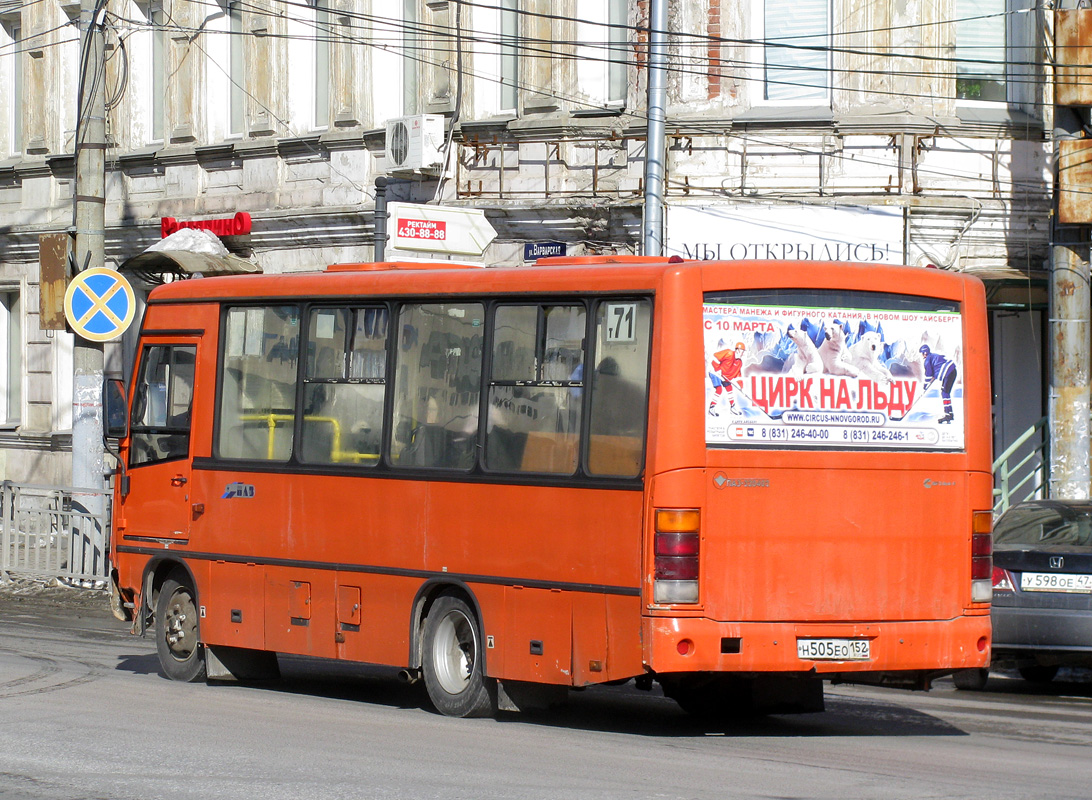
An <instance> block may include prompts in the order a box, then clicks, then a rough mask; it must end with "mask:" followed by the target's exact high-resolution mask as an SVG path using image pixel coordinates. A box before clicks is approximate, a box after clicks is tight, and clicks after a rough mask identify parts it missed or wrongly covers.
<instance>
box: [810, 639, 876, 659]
mask: <svg viewBox="0 0 1092 800" xmlns="http://www.w3.org/2000/svg"><path fill="white" fill-rule="evenodd" d="M796 655H797V656H798V657H800V658H802V659H806V660H808V661H868V659H870V658H871V657H872V652H871V649H870V648H869V641H868V639H797V640H796Z"/></svg>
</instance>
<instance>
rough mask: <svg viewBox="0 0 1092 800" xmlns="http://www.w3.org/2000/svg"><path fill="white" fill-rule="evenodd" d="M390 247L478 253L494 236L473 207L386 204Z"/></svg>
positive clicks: (481, 214) (483, 249)
mask: <svg viewBox="0 0 1092 800" xmlns="http://www.w3.org/2000/svg"><path fill="white" fill-rule="evenodd" d="M387 208H388V210H389V214H390V221H389V223H388V232H389V233H390V246H391V247H393V248H396V249H398V250H419V251H424V252H428V253H451V254H454V255H467V256H480V255H481V254H482V253H483V252H485V248H486V247H487V246H488V245H489V243H490V242H491V241H493V239H494V238H496V236H497V232H496V231H495V230H493V226H492V225H490V224H489V221H488V220H486V218H485V212H484V211H481V210H480V209H476V208H453V207H450V206H422V205H413V204H411V203H390V204H388V206H387Z"/></svg>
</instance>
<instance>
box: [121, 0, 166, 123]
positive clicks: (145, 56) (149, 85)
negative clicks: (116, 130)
mask: <svg viewBox="0 0 1092 800" xmlns="http://www.w3.org/2000/svg"><path fill="white" fill-rule="evenodd" d="M134 5H135V10H134V12H133V13H134V16H135V15H136V14H140V15H141V16H143V18H144V19H143V22H144V24H143V26H142V28H141V29H140V30H139V31H135V32H134V33H133V34H132V35H130V37H129V40H128V42H129V43H128V46H127V47H128V54H129V57H130V59H131V61H132V64H133V66H134V67H135V68H134V69H132V70H131V71H130V78H129V79H130V81H131V82H132V95H133V103H134V107H133V109H132V111H133V115H132V123H133V138H134V141H136V142H137V143H138V144H144V143H153V142H161V141H163V113H164V112H163V109H164V97H165V93H166V80H165V76H166V61H165V59H166V46H167V35H166V29H165V27H164V25H165V24H166V23H165V19H166V17H165V15H164V13H163V8H162V6H160V5H159V4H157V3H151V4H140V3H136V4H134ZM138 65H139V66H138Z"/></svg>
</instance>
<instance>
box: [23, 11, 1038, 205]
mask: <svg viewBox="0 0 1092 800" xmlns="http://www.w3.org/2000/svg"><path fill="white" fill-rule="evenodd" d="M32 2H40V0H32ZM196 2H197V4H198V5H208V6H212V7H215V8H216V9H217V10H218V11H219V12H220V13H222V9H223V6H222V5H220V4H219V3H209V2H205V3H202V2H201V1H200V0H196ZM456 4H457V6H458V7H460V8H461V7H462V6H472V7H489V8H495V6H485V5H484V4H481V3H473V2H468V1H467V0H456ZM100 5H101V3H100ZM240 5H245V6H247V7H249V8H250V9H252V11H251V13H254V14H257V15H263V14H264V15H268V16H282V17H283V15H282V14H277V13H276V12H275V11H273V10H272V9H271V8H264V7H262V6H259V5H256V4H254V3H241V4H240ZM280 5H284V6H289V7H290V6H300V7H307V8H313V6H310V5H306V6H305V4H302V3H294V2H291V0H285V2H282V3H280ZM1021 11H1025V10H1021ZM337 13H338V14H339V16H347V17H348V18H350V19H354V18H355V19H357V20H359V21H364V22H368V23H370V25H371V26H382V27H384V28H387V29H389V30H391V31H392V32H393V33H394V34H397V33H398V32H401V33H402V34H403V36H401V37H400V36H397V35H392V37H391V39H390V43H389V44H388V43H378V44H377V43H376V42H375V41H369V40H366V39H363V38H362V37H357V36H352V35H350V36H345V35H343V34H342V33H340V32H335V31H334V27H335V26H334V25H332V24H329V25H327V29H326V32H325V35H326V36H328V37H329V38H328V39H327V41H331V42H347V43H350V44H364V45H368V46H372V47H381V48H382V49H385V50H387V51H388V52H389V51H390V50H391V49H393V50H395V51H396V52H397V51H398V49H399V48H400V47H404V34H406V33H412V34H414V35H415V36H416V37H431V36H436V35H439V36H443V31H444V30H451V29H450V28H445V27H444V26H436V25H432V24H429V23H421V22H413V23H406V22H404V21H392V20H391V19H389V18H380V17H376V16H372V15H362V14H353V13H348V14H345V13H343V12H341V11H340V10H339V11H338V12H337ZM519 13H523V14H531V13H532V12H529V11H526V10H520V12H519ZM1006 13H1011V12H1006ZM213 16H215V15H213ZM534 16H542V17H547V18H553V19H562V17H560V16H558V15H548V14H534ZM988 16H995V15H988ZM123 19H124V18H121V17H115V20H116V21H118V22H120V21H123ZM124 21H126V22H127V23H133V21H132V20H124ZM952 22H953V21H952V20H948V21H942V22H936V23H929V24H952ZM592 24H596V25H602V26H604V27H619V26H617V25H611V24H610V23H592ZM59 27H63V26H59ZM134 27H135V28H140V27H144V28H147V27H152V26H151V25H148V24H140V23H136V24H135V25H134ZM172 27H173V29H174V30H175V31H177V32H184V31H186V30H189V31H190V32H191V33H193V34H194V35H196V34H197V33H216V32H214V31H210V30H207V29H203V27H201V28H197V29H192V28H189V29H186V28H183V27H182V26H178V25H177V24H175V25H173V26H172ZM620 27H624V28H625V29H626V30H627V31H634V30H644V28H641V27H639V26H620ZM458 30H459V31H461V30H462V27H461V25H460V26H459V27H458ZM877 30H884V29H877ZM437 31H440V33H439V34H437ZM232 35H243V36H248V35H249V36H255V35H258V34H257V33H256V32H253V31H246V32H241V33H238V32H237V33H234V34H232ZM262 35H264V36H270V34H269V33H268V32H266V33H264V34H262ZM672 35H675V36H678V35H679V34H676V33H674V32H672ZM845 35H848V34H845ZM274 36H276V35H274ZM282 36H283V38H297V37H291V36H285V35H282ZM687 36H690V37H692V38H693V37H697V40H698V41H699V42H700V43H701V45H702V46H704V45H705V44H706V43H709V42H714V43H721V44H724V43H727V44H745V45H747V46H754V45H756V44H757V45H762V44H768V43H765V42H762V41H761V40H741V39H728V38H725V37H708V36H699V35H697V34H687ZM305 38H316V37H305ZM467 38H468V39H469V42H470V43H472V44H478V45H483V46H490V47H501V46H505V45H509V46H515V47H516V48H517V50H518V51H519V52H521V53H523V54H524V55H531V56H533V57H547V58H552V59H573V60H577V59H579V60H581V61H588V60H591V61H601V62H603V63H605V64H611V63H613V64H624V65H625V66H627V67H631V66H634V65H635V64H637V60H636V59H629V58H627V59H625V61H620V60H619V59H617V58H615V57H613V55H614V53H616V52H617V50H618V44H617V43H613V42H609V41H603V42H591V43H589V42H586V41H585V42H582V43H581V44H582V45H583V47H584V48H585V50H588V49H594V48H596V47H599V48H601V49H603V50H606V51H609V53H610V55H607V56H603V57H595V56H591V57H589V56H588V55H587V53H574V54H559V53H558V52H557V51H556V50H555V49H554V48H553V47H542V46H531V45H530V44H528V40H527V39H525V38H523V37H503V36H500V35H495V36H494V35H482V34H481V33H480V32H474V33H473V35H471V36H468V37H467ZM460 44H461V43H460ZM623 47H624V48H625V49H626V51H627V52H628V51H631V50H632V49H633V47H634V43H632V42H626V43H625V44H624V45H623ZM1010 49H1012V48H1010ZM412 50H413V52H412V53H405V52H404V53H402V55H403V56H404V57H406V58H408V59H410V60H413V61H417V62H419V63H422V64H427V65H431V66H444V65H443V64H442V63H440V62H437V61H434V60H431V59H430V58H428V57H426V56H425V55H424V54H428V53H432V52H436V53H442V54H444V55H447V54H448V53H449V52H450V48H448V47H439V48H435V49H432V48H428V47H424V46H422V45H421V42H420V41H416V42H414V46H413V48H412ZM832 52H833V51H832ZM846 52H854V53H855V54H862V53H864V54H866V55H871V56H873V57H877V58H905V57H906V54H904V53H890V52H886V51H875V52H872V51H861V50H859V49H856V50H853V51H849V50H847V51H846ZM206 55H207V53H206ZM686 58H692V59H693V60H695V61H697V62H699V63H700V64H701V65H702V66H701V67H698V68H695V69H685V68H680V67H679V66H678V65H677V64H675V65H673V66H672V67H671V70H672V72H673V73H674V74H677V75H691V76H698V77H701V76H706V75H708V74H709V70H708V67H706V66H704V65H705V62H706V61H707V59H705V58H701V57H700V56H694V57H686V56H684V57H683V59H684V60H685V59H686ZM919 58H920V59H921V60H943V61H946V62H950V63H957V64H958V63H992V62H980V61H976V60H966V59H962V60H961V59H958V58H956V59H933V58H932V57H928V56H921V57H919ZM729 63H730V64H731V66H732V67H733V68H735V69H744V70H749V69H756V68H758V67H760V66H761V65H760V64H756V63H755V62H729ZM1009 63H1010V64H1012V65H1032V64H1033V65H1036V66H1038V63H1037V62H1032V61H1026V62H1025V61H1016V60H1013V61H1010V62H1009ZM217 66H220V65H217ZM818 71H821V72H827V73H829V72H831V71H832V70H831V69H829V68H822V69H819V70H818ZM833 71H835V72H838V71H841V70H837V69H835V70H833ZM844 71H845V72H847V73H850V74H877V73H878V74H888V73H887V72H886V71H884V70H875V71H871V70H860V69H847V70H844ZM84 74H85V73H84V71H83V70H81V77H82V76H83V75H84ZM460 74H461V71H460ZM470 77H474V78H477V79H482V80H496V79H497V76H493V75H487V74H484V73H480V72H476V73H471V74H470ZM733 77H734V78H735V79H736V80H740V81H759V82H763V83H769V81H768V80H767V79H765V78H764V77H756V76H750V75H738V74H737V75H735V76H733ZM931 77H937V78H938V79H944V78H948V79H950V78H951V77H952V74H951V73H946V74H937V75H931ZM1029 80H1030V79H1029ZM1012 82H1013V81H1011V80H1010V81H1009V83H1012ZM460 83H461V80H460ZM784 83H785V84H786V85H790V86H796V85H799V84H798V83H797V82H793V81H786V82H784ZM236 85H238V84H236ZM804 85H805V86H806V85H808V84H804ZM241 88H244V91H245V87H241ZM460 88H461V87H460ZM518 88H520V89H522V90H524V91H531V92H535V93H538V94H546V95H552V96H554V97H556V98H557V99H559V100H562V101H567V102H571V103H574V104H582V103H583V104H587V103H586V100H584V99H583V98H580V97H575V96H568V97H566V96H564V95H562V94H559V93H557V92H556V91H552V90H551V89H550V88H549V87H538V86H532V85H529V84H527V83H526V82H518ZM861 91H866V92H868V93H870V94H885V93H886V94H892V95H896V96H902V97H911V98H915V99H921V98H930V97H931V95H928V94H915V93H906V92H884V91H880V92H877V91H875V90H873V89H862V90H861ZM247 94H249V92H248V93H247ZM250 97H251V98H252V99H253V100H254V101H255V102H258V103H259V105H261V103H260V101H259V100H258V98H255V97H254V96H253V95H250ZM1025 105H1028V106H1031V105H1034V104H1033V103H1028V104H1025ZM262 107H263V108H265V106H264V105H263V106H262ZM265 110H266V111H267V112H268V113H270V115H271V116H272V117H273V118H274V119H277V121H278V123H279V124H281V125H282V127H283V128H284V129H285V131H286V132H288V131H289V130H290V126H289V124H288V123H287V122H285V121H284V120H280V119H279V118H277V117H276V115H275V114H273V113H272V111H271V110H270V109H268V108H265ZM621 116H623V117H626V118H630V119H633V120H634V121H635V122H637V123H643V121H644V117H643V115H640V114H635V113H632V112H622V114H621ZM706 127H707V129H708V131H709V132H710V133H714V134H715V133H719V134H723V133H724V129H723V126H721V127H716V126H703V125H700V124H698V125H695V124H694V123H692V122H691V123H688V129H690V130H695V131H697V130H701V129H702V128H706ZM452 131H453V127H452ZM736 135H738V134H736ZM752 140H753V137H752ZM770 142H771V143H773V142H772V140H770ZM857 163H862V162H861V160H860V159H858V160H857ZM877 163H878V164H879V165H885V164H883V162H877ZM943 174H947V173H943ZM967 177H969V178H972V179H973V178H974V176H967ZM354 185H355V184H354ZM357 188H358V189H359V187H357Z"/></svg>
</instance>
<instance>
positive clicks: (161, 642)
mask: <svg viewBox="0 0 1092 800" xmlns="http://www.w3.org/2000/svg"><path fill="white" fill-rule="evenodd" d="M155 627H156V632H155V649H156V653H158V655H159V664H160V666H161V667H163V673H164V674H165V675H166V676H167V677H168V678H170V679H171V680H174V681H184V682H187V683H194V682H196V681H203V680H204V679H205V650H204V647H203V646H202V644H201V639H200V636H199V631H198V625H197V592H196V591H194V589H193V587H192V586H190V584H189V579H188V578H186V577H183V576H181V575H179V574H178V573H175V574H174V575H171V577H169V578H167V580H165V581H164V582H163V586H162V588H161V589H160V590H159V600H158V602H157V603H156V609H155Z"/></svg>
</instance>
